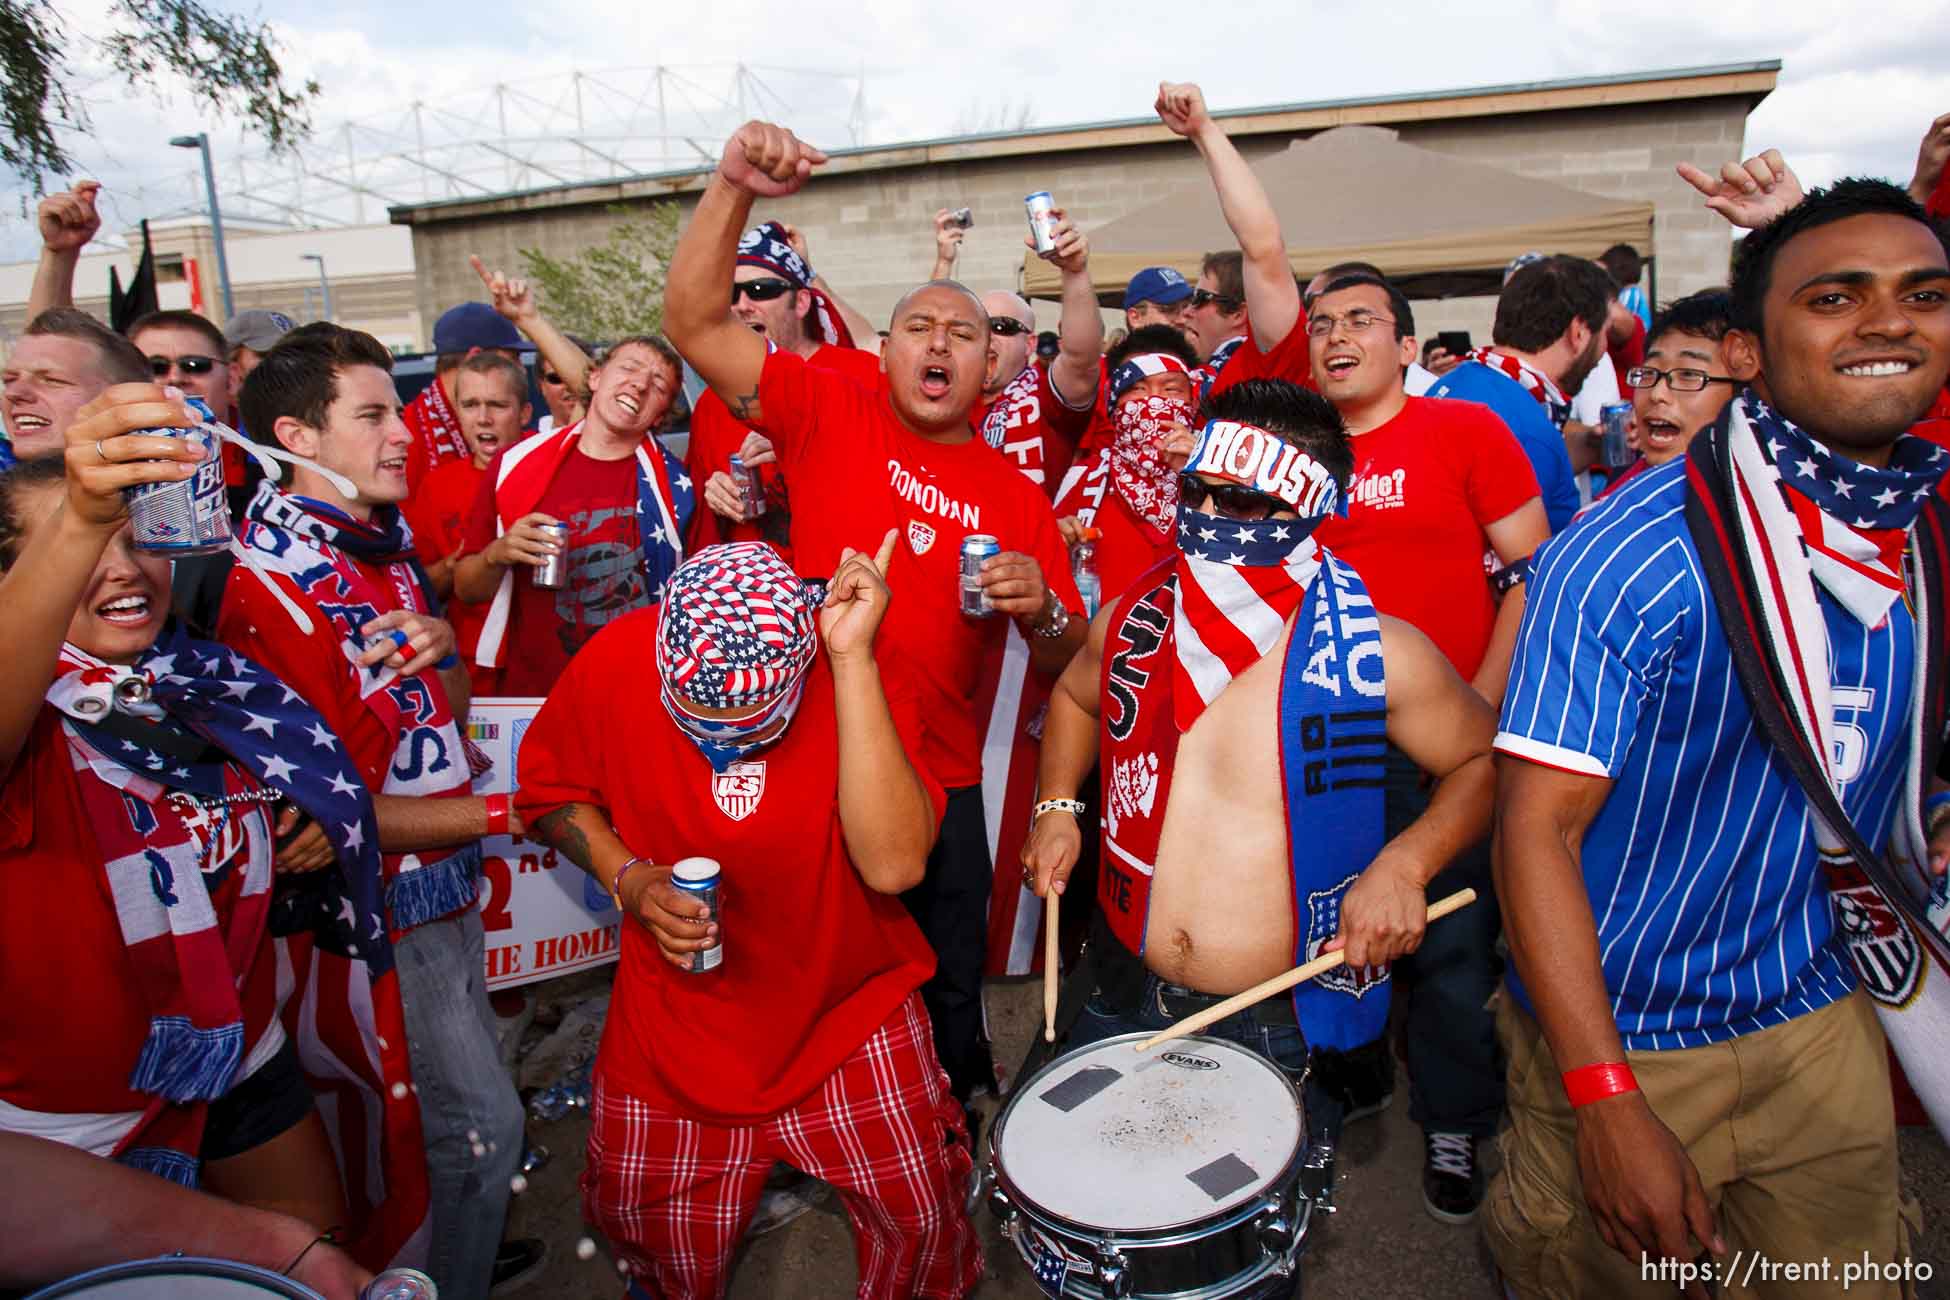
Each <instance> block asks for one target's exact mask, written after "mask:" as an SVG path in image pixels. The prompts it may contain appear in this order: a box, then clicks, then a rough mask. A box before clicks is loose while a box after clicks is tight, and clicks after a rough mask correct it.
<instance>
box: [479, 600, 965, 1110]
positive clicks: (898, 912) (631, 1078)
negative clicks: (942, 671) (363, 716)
mask: <svg viewBox="0 0 1950 1300" xmlns="http://www.w3.org/2000/svg"><path fill="white" fill-rule="evenodd" d="M656 629H657V614H656V611H654V610H646V611H643V612H641V613H637V614H632V615H630V616H628V617H626V618H623V619H620V620H618V621H617V622H616V623H615V624H613V625H612V626H610V627H608V628H605V629H604V630H603V632H602V633H601V634H599V635H598V636H597V637H596V638H595V639H594V640H593V641H591V642H590V643H589V644H588V646H586V647H585V648H584V649H583V652H582V653H581V654H579V655H577V656H576V658H575V660H574V661H573V662H572V663H571V664H570V665H569V667H568V670H567V671H566V672H564V673H563V674H562V679H561V681H559V682H558V683H556V687H555V691H554V693H553V694H551V695H550V696H549V698H548V703H546V704H544V705H543V706H542V711H541V712H540V713H539V714H538V715H536V718H535V722H534V725H533V726H532V727H530V728H529V730H528V732H527V734H526V735H525V736H524V737H523V738H522V743H521V756H520V760H519V764H520V771H519V777H520V789H519V791H518V792H517V794H516V796H515V800H516V806H517V807H518V808H519V809H520V810H521V815H522V818H523V819H524V820H525V821H528V822H530V823H533V822H534V821H535V820H536V819H537V818H539V817H541V816H543V815H544V814H546V813H548V812H551V811H553V810H554V809H557V808H560V807H561V806H562V805H563V804H566V803H588V804H593V805H595V806H596V807H598V808H600V809H602V812H603V815H604V816H605V817H607V818H609V819H610V820H611V822H612V823H613V824H614V825H615V827H616V833H617V834H618V835H619V836H621V837H622V840H623V842H624V843H625V844H627V845H628V846H629V849H630V852H631V853H639V854H642V855H643V856H644V857H646V858H648V859H649V860H650V861H652V862H656V863H674V862H676V861H678V860H679V859H681V858H686V857H692V856H704V857H710V858H714V859H716V860H717V862H718V864H719V866H720V868H721V869H722V872H723V874H722V876H721V877H720V881H721V883H720V885H719V908H720V913H719V915H720V926H721V927H722V933H723V935H724V960H723V963H722V964H721V965H720V966H719V967H718V968H717V969H716V970H714V971H711V972H708V973H700V974H692V973H689V972H686V971H680V970H678V969H677V968H676V967H674V966H672V965H670V964H669V963H668V962H666V961H665V960H664V959H663V956H662V954H661V953H660V952H659V951H658V949H657V944H656V940H655V939H654V938H652V937H651V935H650V932H649V931H648V930H647V929H645V928H644V927H643V926H642V925H640V924H638V923H637V922H635V921H628V920H626V921H625V922H624V923H623V934H622V954H621V968H620V969H619V971H618V972H617V978H616V992H615V995H614V999H613V1001H612V1002H611V1004H610V1009H609V1023H608V1025H607V1026H606V1027H605V1029H604V1031H603V1042H602V1049H601V1054H600V1056H599V1059H598V1063H597V1064H598V1068H599V1069H601V1070H602V1071H603V1073H604V1075H605V1076H606V1077H607V1078H608V1080H609V1081H610V1086H615V1087H621V1088H622V1089H623V1090H624V1091H626V1092H628V1093H630V1094H631V1095H633V1096H636V1097H638V1098H641V1099H642V1100H644V1101H646V1102H648V1103H649V1104H650V1105H652V1106H655V1107H658V1108H660V1109H665V1110H672V1111H676V1112H678V1113H679V1114H683V1115H686V1116H689V1117H691V1118H694V1119H698V1120H702V1121H704V1122H706V1123H712V1124H751V1123H756V1122H758V1121H760V1120H763V1119H766V1118H768V1117H770V1116H773V1115H776V1114H778V1113H779V1112H780V1111H782V1110H785V1109H787V1108H789V1107H791V1106H794V1105H797V1104H798V1103H799V1102H801V1101H803V1100H805V1099H806V1098H807V1097H808V1096H810V1095H812V1093H813V1092H815V1091H816V1090H817V1089H818V1088H819V1087H820V1085H821V1084H823V1083H824V1082H825V1080H826V1079H827V1077H828V1076H830V1075H831V1074H832V1073H833V1071H834V1070H836V1069H838V1068H839V1066H840V1064H841V1063H842V1062H843V1061H845V1060H846V1059H847V1058H848V1057H849V1056H851V1055H852V1054H853V1053H854V1052H856V1051H857V1050H859V1047H860V1045H861V1044H862V1043H863V1042H865V1041H866V1040H867V1038H868V1037H869V1036H870V1035H871V1034H872V1033H873V1032H874V1030H876V1029H877V1028H879V1026H880V1025H881V1023H882V1022H884V1021H885V1020H886V1018H887V1017H888V1016H889V1015H890V1014H892V1012H893V1010H894V1008H895V1007H897V1006H899V1005H900V1004H901V1002H902V1001H903V1000H904V999H905V998H906V997H907V996H908V995H909V994H910V993H912V992H913V991H914V990H915V989H916V988H918V987H920V985H921V983H922V981H924V980H926V979H927V978H928V976H929V975H930V974H932V973H933V970H934V957H933V954H932V953H930V952H929V951H928V945H927V941H926V940H925V939H923V938H922V937H921V932H920V930H919V929H917V928H916V927H915V925H914V922H913V920H912V919H911V918H910V917H909V916H908V913H907V909H906V907H905V906H903V905H902V903H901V901H900V899H899V898H897V897H895V896H893V895H889V894H879V893H875V892H874V891H873V890H871V889H869V888H867V885H866V883H865V882H864V881H863V880H861V879H860V873H859V872H858V871H857V870H855V869H854V866H853V863H852V861H851V860H850V859H849V858H848V857H847V852H846V842H845V839H844V838H843V836H842V834H841V831H840V814H839V765H838V762H837V758H836V752H837V745H838V722H837V719H836V715H835V712H834V700H833V676H832V671H831V669H830V668H829V667H828V665H827V661H826V655H825V653H824V651H823V650H822V651H821V652H820V653H819V655H818V656H817V657H816V658H815V659H814V661H813V663H812V665H811V666H810V667H809V668H808V669H807V677H806V686H805V694H804V696H803V697H802V698H801V700H800V703H799V710H798V713H797V714H796V715H794V717H793V719H792V722H791V724H790V725H789V726H788V727H787V728H786V730H785V734H784V735H783V736H781V737H780V738H779V740H778V741H777V742H776V743H774V744H772V745H768V746H767V747H766V748H764V749H762V750H760V751H757V752H756V753H754V754H753V755H752V757H751V758H750V759H748V760H746V761H744V762H742V763H739V764H734V765H733V766H732V767H731V768H730V769H728V770H727V771H726V772H725V773H724V774H723V775H718V774H715V773H713V772H712V770H711V765H710V763H708V762H707V761H706V760H705V758H704V756H703V755H702V754H701V753H699V752H698V749H697V747H696V746H695V745H694V744H693V743H692V742H691V740H690V739H689V738H688V737H687V736H685V735H684V733H682V732H681V731H679V730H678V729H677V726H676V724H675V723H673V722H672V721H671V720H670V716H669V715H668V714H667V713H666V712H665V711H664V708H663V705H662V704H661V703H660V702H659V700H658V697H657V692H656V688H655V686H654V684H652V685H647V686H645V688H644V689H641V690H619V689H618V685H617V684H618V683H619V682H630V681H643V680H644V674H645V672H646V665H651V664H653V663H654V661H655V659H656V644H655V640H656ZM647 671H649V672H651V673H653V674H654V672H655V669H654V668H649V669H647ZM887 681H888V706H889V708H890V710H891V711H892V713H893V717H894V725H895V728H896V730H897V731H898V732H899V733H900V736H901V741H902V744H903V745H904V746H905V747H906V749H907V752H908V754H909V755H910V756H912V755H913V754H914V753H915V752H916V744H917V740H918V733H919V729H920V724H919V721H918V713H917V704H916V700H915V698H914V696H913V695H912V693H911V691H910V690H909V689H908V688H905V687H903V686H902V684H901V679H900V678H899V677H898V676H897V675H889V677H888V678H887ZM915 766H916V768H917V770H919V772H920V774H921V780H922V781H923V783H924V784H926V785H927V787H928V795H929V798H930V799H931V800H932V801H933V804H934V812H935V816H936V818H937V820H938V819H939V817H940V814H941V812H942V810H943V808H944V807H945V806H946V799H945V797H944V796H943V794H942V791H941V787H940V786H938V785H936V784H935V783H934V782H933V781H932V780H931V778H930V777H929V776H928V774H927V769H926V765H925V764H919V763H917V764H916V765H915Z"/></svg>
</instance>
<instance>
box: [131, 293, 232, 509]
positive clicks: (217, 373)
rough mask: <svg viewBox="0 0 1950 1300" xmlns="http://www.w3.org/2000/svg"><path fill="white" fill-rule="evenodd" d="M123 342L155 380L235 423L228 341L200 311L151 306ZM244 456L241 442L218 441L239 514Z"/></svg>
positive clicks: (137, 320)
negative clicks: (131, 346) (136, 353)
mask: <svg viewBox="0 0 1950 1300" xmlns="http://www.w3.org/2000/svg"><path fill="white" fill-rule="evenodd" d="M127 333H128V336H129V342H131V343H133V344H135V346H136V350H137V351H139V352H141V353H142V355H143V356H145V357H147V358H149V372H150V373H151V374H152V375H154V376H155V378H156V382H157V383H162V384H174V385H175V386H176V387H178V388H180V389H182V390H183V391H184V392H185V393H187V394H189V395H190V396H191V397H200V398H202V399H203V400H204V401H205V402H206V403H208V404H209V407H210V412H211V414H213V415H215V416H216V417H217V419H218V420H220V421H222V422H223V423H224V424H227V425H230V426H231V427H232V428H235V427H236V426H237V414H236V407H235V405H234V403H233V402H232V400H231V383H230V344H229V342H228V341H226V340H225V338H224V336H223V331H222V330H220V329H218V328H217V327H216V325H215V324H214V323H213V322H212V321H210V320H209V319H208V318H207V317H205V316H203V315H202V314H201V313H198V312H193V311H152V312H150V313H148V314H147V315H145V316H139V317H137V318H136V321H135V323H134V324H132V325H130V326H129V328H128V331H127ZM250 464H251V461H250V457H248V456H246V455H245V454H244V453H243V451H242V449H241V448H238V447H235V446H232V445H231V444H229V443H226V444H224V448H223V480H224V487H225V489H226V490H227V491H228V492H229V493H230V498H231V501H230V507H231V510H232V512H233V513H235V514H242V513H243V505H244V502H245V501H246V500H247V499H248V496H249V491H250V489H251V487H252V486H254V476H253V475H252V474H251V469H250Z"/></svg>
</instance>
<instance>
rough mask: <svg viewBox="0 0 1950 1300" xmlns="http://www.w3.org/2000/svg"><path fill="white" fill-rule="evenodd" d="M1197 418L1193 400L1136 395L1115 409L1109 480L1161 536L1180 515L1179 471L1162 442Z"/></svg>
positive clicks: (1167, 532) (1166, 533)
mask: <svg viewBox="0 0 1950 1300" xmlns="http://www.w3.org/2000/svg"><path fill="white" fill-rule="evenodd" d="M1197 418H1198V416H1197V413H1196V412H1195V411H1194V410H1193V409H1192V405H1191V403H1190V402H1183V401H1179V400H1177V399H1176V398H1171V397H1155V396H1154V397H1135V398H1132V399H1131V400H1130V401H1128V402H1126V403H1124V404H1123V405H1122V406H1120V407H1118V408H1117V417H1116V424H1117V436H1116V437H1115V438H1114V439H1113V440H1112V442H1111V444H1110V476H1111V483H1112V485H1113V486H1114V487H1115V488H1116V489H1117V495H1119V496H1120V497H1123V498H1124V503H1125V504H1126V505H1128V506H1130V507H1131V509H1132V510H1133V511H1134V512H1136V514H1137V516H1138V517H1139V518H1140V519H1142V520H1144V522H1145V523H1147V524H1149V525H1150V526H1151V527H1152V528H1154V529H1156V530H1157V533H1158V535H1159V537H1160V538H1163V537H1166V536H1168V535H1169V534H1170V532H1171V526H1172V523H1173V521H1174V520H1175V519H1176V518H1177V516H1178V473H1177V471H1176V470H1174V469H1172V467H1171V464H1170V462H1168V461H1167V460H1166V459H1165V453H1164V442H1165V439H1166V438H1167V437H1169V436H1170V434H1171V430H1172V427H1173V426H1174V425H1179V424H1183V425H1190V424H1191V423H1192V422H1193V421H1194V420H1195V419H1197Z"/></svg>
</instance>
